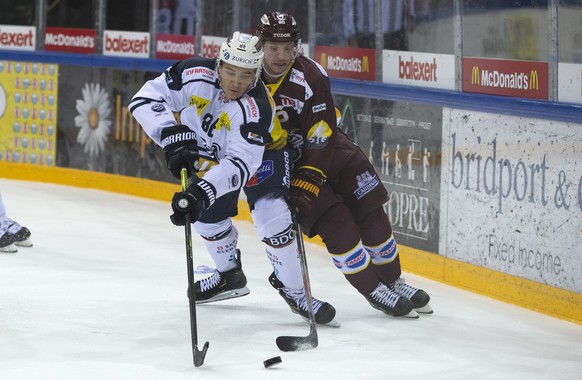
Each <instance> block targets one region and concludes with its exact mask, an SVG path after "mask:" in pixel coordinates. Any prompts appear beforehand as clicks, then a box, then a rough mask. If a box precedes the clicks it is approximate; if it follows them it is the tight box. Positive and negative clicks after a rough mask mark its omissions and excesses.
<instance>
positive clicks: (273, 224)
mask: <svg viewBox="0 0 582 380" xmlns="http://www.w3.org/2000/svg"><path fill="white" fill-rule="evenodd" d="M251 216H252V218H253V222H254V225H255V229H256V230H257V232H258V233H259V237H260V239H261V240H262V241H264V242H265V243H267V244H268V245H271V244H270V241H271V239H273V244H275V245H277V244H281V243H285V241H287V240H288V238H289V237H291V235H292V236H294V235H293V229H292V228H290V226H292V220H291V212H290V211H289V206H287V202H285V200H284V199H283V198H281V197H277V198H271V197H263V198H261V199H259V200H258V201H257V202H256V203H255V208H254V210H253V211H252V212H251Z"/></svg>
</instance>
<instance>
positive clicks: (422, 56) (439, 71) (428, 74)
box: [382, 50, 455, 90]
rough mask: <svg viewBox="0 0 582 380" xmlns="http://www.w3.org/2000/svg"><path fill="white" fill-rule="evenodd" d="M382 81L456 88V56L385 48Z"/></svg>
mask: <svg viewBox="0 0 582 380" xmlns="http://www.w3.org/2000/svg"><path fill="white" fill-rule="evenodd" d="M382 82H385V83H394V84H400V85H407V86H419V87H430V88H440V89H443V90H454V89H455V56H454V55H452V54H429V53H416V52H408V51H396V50H383V51H382Z"/></svg>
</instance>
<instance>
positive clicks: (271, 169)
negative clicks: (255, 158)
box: [247, 160, 275, 187]
mask: <svg viewBox="0 0 582 380" xmlns="http://www.w3.org/2000/svg"><path fill="white" fill-rule="evenodd" d="M273 174H275V166H274V165H273V160H265V161H263V163H262V164H261V166H259V168H258V169H257V171H256V172H255V174H254V175H253V176H252V177H251V179H249V180H248V182H247V187H252V186H258V185H259V184H260V183H261V182H263V181H264V180H266V179H267V178H269V177H271V176H272V175H273Z"/></svg>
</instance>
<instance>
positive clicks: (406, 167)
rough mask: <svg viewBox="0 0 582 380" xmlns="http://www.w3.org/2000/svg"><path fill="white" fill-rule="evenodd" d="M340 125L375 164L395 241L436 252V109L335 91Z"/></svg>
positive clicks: (438, 139)
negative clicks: (340, 116) (341, 93)
mask: <svg viewBox="0 0 582 380" xmlns="http://www.w3.org/2000/svg"><path fill="white" fill-rule="evenodd" d="M335 98H336V107H338V108H339V109H340V110H341V112H342V120H341V123H340V128H341V129H342V130H343V131H344V132H345V133H346V134H347V135H348V137H350V139H352V141H354V142H355V143H356V144H357V145H358V146H359V147H360V148H361V149H362V150H363V152H364V153H365V154H366V155H367V156H368V158H369V159H370V161H371V162H372V163H373V164H374V167H375V168H376V171H377V173H378V175H379V176H380V178H381V180H382V182H383V183H384V186H385V187H386V189H387V190H388V193H389V194H390V201H389V202H388V203H386V204H385V205H384V207H385V209H386V212H387V213H388V215H389V217H390V221H391V223H392V228H393V230H394V235H395V237H396V240H397V242H399V243H401V244H405V245H407V246H410V247H414V248H417V249H422V250H425V251H428V252H434V253H438V246H439V220H440V215H439V206H440V181H441V180H440V170H441V168H440V154H441V153H440V152H441V138H442V137H441V108H440V107H435V106H426V105H420V104H411V103H407V102H390V101H384V100H376V99H365V98H359V97H348V96H340V95H336V97H335Z"/></svg>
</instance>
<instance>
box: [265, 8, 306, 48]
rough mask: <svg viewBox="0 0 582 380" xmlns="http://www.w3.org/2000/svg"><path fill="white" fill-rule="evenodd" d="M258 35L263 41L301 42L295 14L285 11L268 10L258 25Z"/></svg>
mask: <svg viewBox="0 0 582 380" xmlns="http://www.w3.org/2000/svg"><path fill="white" fill-rule="evenodd" d="M257 36H259V38H260V39H261V40H262V41H271V42H291V41H293V42H294V43H295V46H298V45H300V44H301V36H300V35H299V29H298V28H297V22H295V19H294V18H293V16H291V15H290V14H289V13H285V12H267V13H265V14H264V15H262V16H261V20H260V21H259V24H258V25H257Z"/></svg>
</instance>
